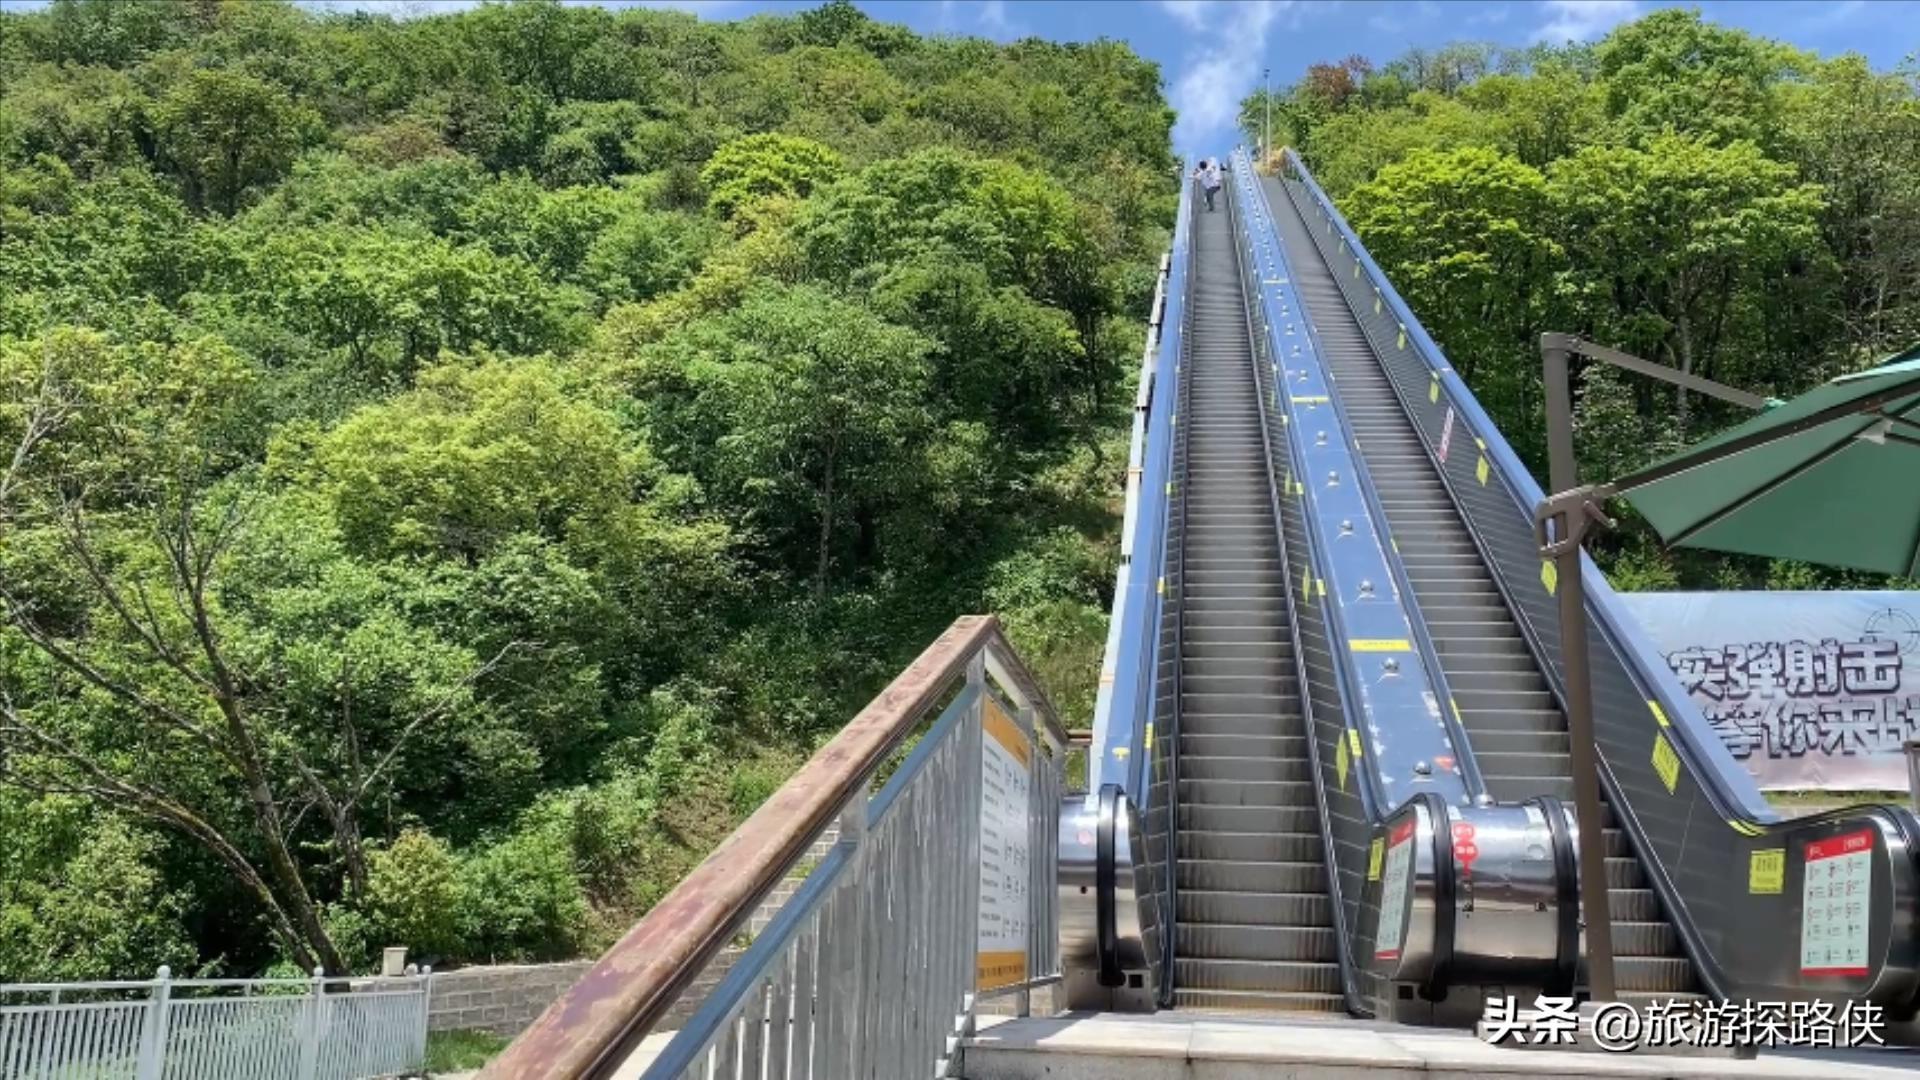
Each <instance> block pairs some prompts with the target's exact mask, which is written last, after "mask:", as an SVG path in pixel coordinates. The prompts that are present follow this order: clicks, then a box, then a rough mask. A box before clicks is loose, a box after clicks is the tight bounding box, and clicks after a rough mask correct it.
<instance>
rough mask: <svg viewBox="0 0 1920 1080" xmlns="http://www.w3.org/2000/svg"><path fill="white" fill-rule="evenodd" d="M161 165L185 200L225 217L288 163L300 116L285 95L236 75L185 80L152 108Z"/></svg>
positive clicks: (298, 139)
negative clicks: (177, 179) (175, 178)
mask: <svg viewBox="0 0 1920 1080" xmlns="http://www.w3.org/2000/svg"><path fill="white" fill-rule="evenodd" d="M153 123H154V128H155V131H156V133H157V135H158V137H159V150H160V153H161V155H162V156H163V158H164V160H165V161H166V162H168V163H169V165H170V167H171V168H172V169H173V170H174V171H175V172H176V173H177V174H178V175H179V176H180V179H181V182H182V184H183V185H184V188H185V191H186V195H187V201H188V202H189V203H190V204H192V205H193V206H194V207H195V208H201V207H211V208H213V209H217V210H219V211H221V212H222V213H225V214H228V215H232V214H233V213H234V212H236V211H238V210H239V209H240V202H241V199H242V198H243V197H244V196H245V195H246V194H247V193H248V192H249V191H250V190H251V189H253V188H254V187H256V186H258V185H261V184H264V183H268V182H270V181H272V180H274V179H276V178H277V177H279V176H280V174H281V173H283V172H285V171H286V169H287V166H288V165H290V164H291V163H292V161H293V156H294V152H295V151H296V150H297V149H298V148H299V146H300V145H301V143H302V141H303V132H302V128H303V126H304V125H305V123H306V117H305V116H304V115H303V114H302V111H301V110H300V109H299V108H298V107H296V106H295V105H294V104H293V102H292V101H291V100H290V99H289V98H288V97H287V94H286V93H285V91H283V90H281V89H279V88H278V87H276V86H274V85H272V84H271V83H268V82H266V81H264V80H262V79H259V78H256V77H255V76H253V75H249V74H247V73H246V72H244V71H228V70H221V69H202V70H197V71H193V72H191V73H189V74H188V75H187V76H186V77H185V78H184V79H182V80H181V81H180V82H179V83H178V84H177V85H175V86H174V87H173V88H172V89H170V90H168V91H167V93H166V95H165V96H164V97H162V98H161V99H160V100H159V101H158V102H157V103H155V105H154V108H153Z"/></svg>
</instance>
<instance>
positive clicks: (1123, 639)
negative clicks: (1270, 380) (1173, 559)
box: [1087, 174, 1193, 812]
mask: <svg viewBox="0 0 1920 1080" xmlns="http://www.w3.org/2000/svg"><path fill="white" fill-rule="evenodd" d="M1183 175H1184V174H1183ZM1192 187H1193V186H1192V185H1191V184H1186V183H1183V184H1182V185H1181V189H1180V203H1179V211H1178V216H1177V217H1176V218H1175V220H1174V229H1173V244H1172V247H1171V248H1170V249H1169V250H1168V253H1167V259H1166V262H1165V269H1164V271H1163V273H1162V275H1161V281H1160V288H1159V291H1158V292H1157V293H1156V295H1155V302H1154V312H1153V315H1152V318H1151V322H1150V325H1149V333H1148V335H1147V343H1146V346H1145V348H1144V349H1143V350H1142V357H1141V372H1140V388H1139V395H1138V397H1137V399H1136V400H1135V403H1134V424H1133V444H1132V450H1131V454H1130V456H1129V458H1128V463H1127V501H1126V510H1125V516H1124V518H1123V521H1122V525H1121V538H1120V569H1119V571H1118V574H1117V575H1116V580H1115V583H1114V597H1113V614H1112V618H1111V619H1110V621H1109V623H1108V625H1109V627H1110V630H1109V632H1108V638H1107V651H1106V655H1105V657H1104V658H1103V659H1102V660H1101V665H1100V688H1099V692H1098V696H1097V698H1096V700H1095V703H1094V715H1093V733H1094V734H1093V748H1092V750H1091V752H1090V754H1089V756H1088V761H1087V787H1088V790H1090V791H1098V790H1100V788H1101V786H1102V785H1103V784H1107V783H1117V784H1119V785H1120V786H1121V788H1122V789H1123V790H1124V791H1125V792H1126V794H1127V796H1128V798H1130V799H1132V800H1133V801H1134V803H1135V805H1136V807H1137V808H1138V809H1140V810H1142V811H1145V812H1151V811H1152V807H1151V805H1150V799H1149V796H1148V792H1147V786H1148V784H1149V783H1150V782H1151V780H1152V776H1151V768H1152V761H1151V756H1150V755H1149V754H1147V753H1146V752H1145V742H1146V732H1147V728H1148V725H1150V724H1152V723H1153V718H1154V697H1155V693H1154V691H1155V687H1156V683H1157V680H1158V676H1159V665H1158V659H1159V642H1160V632H1161V612H1162V611H1163V610H1164V609H1163V604H1162V594H1161V587H1162V585H1161V580H1160V579H1161V576H1162V572H1163V569H1164V559H1165V555H1166V534H1167V505H1168V500H1167V498H1166V484H1167V480H1168V475H1167V473H1168V470H1169V469H1171V468H1172V464H1173V453H1172V451H1173V422H1174V411H1175V401H1174V396H1175V392H1176V390H1177V383H1176V380H1175V379H1173V378H1171V377H1169V376H1171V375H1172V373H1173V370H1174V368H1175V366H1176V365H1177V363H1178V350H1179V348H1180V341H1181V335H1179V334H1168V333H1167V332H1166V327H1167V326H1168V325H1169V324H1171V325H1173V326H1176V327H1178V326H1180V325H1182V323H1183V322H1184V320H1185V318H1186V302H1187V267H1188V263H1189V261H1190V260H1189V258H1188V256H1189V250H1190V247H1191V245H1192V229H1191V227H1190V219H1191V216H1192V215H1191V213H1190V208H1191V205H1192V201H1193V196H1192Z"/></svg>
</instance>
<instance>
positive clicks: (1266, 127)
mask: <svg viewBox="0 0 1920 1080" xmlns="http://www.w3.org/2000/svg"><path fill="white" fill-rule="evenodd" d="M1260 84H1261V93H1260V104H1261V107H1262V108H1264V109H1265V110H1266V115H1265V116H1264V117H1263V118H1262V119H1261V121H1260V164H1262V165H1265V164H1266V163H1267V159H1268V158H1270V157H1272V156H1273V69H1272V68H1270V67H1269V68H1261V69H1260Z"/></svg>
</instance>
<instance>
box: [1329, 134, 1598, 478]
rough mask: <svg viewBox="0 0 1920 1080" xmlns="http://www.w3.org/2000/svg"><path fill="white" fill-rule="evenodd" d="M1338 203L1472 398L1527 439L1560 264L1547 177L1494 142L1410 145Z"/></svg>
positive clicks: (1536, 402) (1516, 435)
mask: <svg viewBox="0 0 1920 1080" xmlns="http://www.w3.org/2000/svg"><path fill="white" fill-rule="evenodd" d="M1346 211H1347V215H1348V220H1349V221H1350V222H1351V223H1352V224H1353V227H1354V228H1355V229H1356V230H1357V231H1358V232H1359V234H1360V236H1361V237H1362V239H1363V240H1364V241H1365V242H1366V245H1367V249H1368V250H1369V251H1371V252H1372V253H1373V256H1374V258H1376V259H1378V260H1379V261H1380V265H1381V266H1382V267H1383V268H1384V269H1386V271H1387V274H1388V276H1389V277H1390V278H1391V279H1392V280H1393V282H1394V285H1395V287H1396V288H1397V289H1399V290H1400V292H1401V295H1403V296H1405V297H1406V298H1407V302H1408V303H1409V304H1411V305H1412V306H1413V308H1414V310H1415V311H1418V312H1421V313H1423V321H1424V323H1425V324H1426V326H1427V328H1428V330H1430V331H1431V332H1432V333H1433V335H1434V337H1435V339H1436V340H1437V341H1439V343H1440V345H1441V346H1442V347H1443V348H1445V349H1446V350H1447V356H1448V357H1449V359H1450V360H1451V361H1452V362H1453V364H1454V366H1455V367H1456V368H1457V369H1458V370H1459V372H1460V374H1461V376H1462V377H1463V378H1465V379H1466V380H1467V381H1468V383H1469V385H1471V386H1472V387H1473V389H1474V392H1475V394H1476V395H1478V396H1479V397H1480V399H1481V400H1482V401H1483V402H1485V403H1486V404H1487V407H1488V408H1490V409H1492V410H1493V412H1494V414H1495V415H1496V416H1499V417H1501V418H1502V420H1503V421H1506V424H1505V426H1506V428H1507V430H1508V431H1509V432H1510V435H1511V437H1513V438H1515V439H1516V440H1519V441H1521V442H1522V443H1523V444H1524V443H1525V442H1527V441H1528V439H1527V433H1529V432H1534V431H1538V430H1539V426H1540V425H1539V424H1538V423H1537V422H1535V420H1534V417H1535V415H1536V414H1537V412H1538V410H1539V407H1540V396H1539V393H1538V383H1539V380H1538V376H1537V368H1538V360H1537V353H1535V351H1534V341H1535V339H1536V337H1537V335H1538V333H1539V331H1540V329H1542V328H1543V327H1545V326H1547V325H1548V324H1549V322H1550V321H1551V319H1552V317H1553V315H1554V314H1555V313H1556V312H1555V307H1556V299H1557V297H1556V291H1555V283H1556V281H1557V280H1558V278H1559V276H1560V274H1561V273H1562V272H1563V269H1564V267H1563V256H1562V250H1561V246H1560V245H1559V244H1558V243H1557V242H1556V241H1555V240H1554V238H1553V236H1552V233H1551V230H1552V227H1553V221H1552V213H1551V209H1550V206H1549V202H1548V196H1547V182H1546V178H1545V177H1543V176H1542V175H1541V174H1540V172H1539V170H1537V169H1534V168H1532V167H1531V166H1528V165H1525V164H1522V163H1521V162H1519V161H1517V160H1515V159H1514V158H1512V157H1508V156H1506V155H1504V154H1500V153H1498V152H1495V151H1493V150H1486V149H1480V148H1467V149H1462V150H1455V151H1452V152H1450V153H1442V152H1439V151H1434V150H1417V151H1415V152H1413V153H1412V154H1410V155H1408V156H1407V157H1406V158H1404V159H1402V160H1401V161H1400V162H1399V163H1397V164H1394V165H1389V166H1387V167H1386V168H1384V169H1381V170H1380V173H1379V175H1378V176H1376V177H1375V178H1374V180H1373V182H1372V183H1369V184H1364V185H1362V186H1360V187H1358V188H1355V189H1354V191H1353V193H1352V194H1351V195H1350V196H1348V198H1347V200H1346ZM1523 449H1525V450H1538V449H1539V448H1538V447H1537V446H1524V447H1523Z"/></svg>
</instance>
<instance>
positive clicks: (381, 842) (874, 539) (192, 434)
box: [0, 0, 1176, 982]
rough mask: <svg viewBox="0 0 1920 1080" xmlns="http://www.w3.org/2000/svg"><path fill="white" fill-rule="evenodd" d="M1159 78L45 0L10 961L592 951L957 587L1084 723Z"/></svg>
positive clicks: (1069, 54) (524, 6)
mask: <svg viewBox="0 0 1920 1080" xmlns="http://www.w3.org/2000/svg"><path fill="white" fill-rule="evenodd" d="M1171 119H1172V117H1171V114H1170V112H1169V110H1168V109H1167V107H1166V105H1165V103H1164V101H1163V100H1162V97H1161V92H1160V80H1159V73H1158V71H1157V70H1156V69H1155V68H1154V67H1153V66H1152V65H1150V64H1148V63H1146V62H1143V61H1142V60H1140V59H1139V58H1138V57H1136V56H1134V55H1133V54H1132V53H1131V52H1129V51H1128V50H1127V49H1126V48H1124V47H1122V46H1120V45H1116V44H1111V43H1104V42H1102V43H1095V44H1090V45H1065V46H1063V45H1053V44H1048V43H1045V42H1039V41H1024V42H1020V43H1017V44H1014V45H1009V46H999V45H995V44H993V43H990V42H986V41H981V40H975V39H964V38H940V39H929V38H922V37H917V36H915V35H914V34H912V33H910V32H908V31H906V30H904V29H902V28H900V27H896V26H889V25H884V24H881V23H877V22H874V21H871V20H869V19H868V18H867V17H865V16H863V15H862V14H860V13H859V12H858V11H857V10H856V9H854V8H853V7H852V6H851V5H849V4H846V3H829V4H827V5H825V6H824V7H821V8H819V9H817V10H814V11H810V12H807V13H805V14H802V15H799V16H797V17H779V18H775V17H759V18H753V19H747V20H744V21H741V22H736V23H710V22H702V21H700V20H698V19H696V18H694V17H692V16H690V15H687V14H683V13H676V12H667V11H652V10H622V11H619V12H613V11H609V10H604V9H601V8H597V7H563V6H560V5H559V4H557V3H551V2H534V3H517V4H511V5H506V4H500V5H487V6H483V7H480V8H478V9H476V10H472V11H468V12H464V13H460V14H453V15H439V16H434V17H424V18H417V19H408V20H402V21H396V20H393V19H389V18H385V17H375V16H368V15H358V14H356V15H319V14H313V13H309V12H305V11H302V10H299V9H296V8H293V7H291V6H289V5H287V4H283V3H263V2H223V0H194V2H191V3H174V2H162V0H114V2H104V0H55V2H54V3H53V4H52V5H51V6H50V7H49V8H47V9H45V10H41V11H35V12H29V13H14V14H8V15H0V438H3V439H4V446H0V462H5V463H6V464H5V465H4V472H0V602H3V604H4V614H5V618H4V624H3V626H0V982H5V981H16V980H21V979H28V980H41V979H51V978H82V977H105V976H119V977H127V976H143V975H145V974H147V973H149V972H150V971H151V968H152V966H153V965H155V964H158V963H162V962H166V963H171V964H172V965H173V966H174V968H175V971H176V972H177V973H184V972H189V971H209V972H221V973H248V972H253V971H257V970H261V969H265V968H268V967H270V966H273V965H275V964H292V965H297V966H299V967H301V968H310V967H313V966H315V965H320V966H324V967H326V968H329V969H332V970H342V969H360V970H363V969H364V967H365V965H366V964H367V963H368V962H369V959H370V957H371V955H372V953H373V951H374V950H376V949H377V948H379V947H381V946H384V945H388V944H394V943H401V944H406V945H409V946H411V947H412V948H413V949H414V950H415V956H416V958H419V959H427V960H435V961H438V962H442V963H445V962H454V961H475V960H489V959H502V960H505V959H544V958H554V957H569V956H574V955H579V954H581V953H583V952H588V951H591V950H593V949H594V948H596V947H597V946H598V945H599V944H601V943H603V942H605V941H606V940H608V939H609V936H610V935H611V934H614V933H617V932H618V931H619V930H621V929H623V928H624V927H625V926H626V925H627V924H628V923H629V922H630V921H631V919H632V918H633V917H635V915H636V914H638V913H639V912H642V911H644V910H645V909H646V908H647V906H648V905H649V904H651V903H652V902H653V901H654V900H656V899H657V898H658V897H659V896H660V895H661V893H662V892H663V891H664V889H665V888H667V887H668V886H670V885H671V883H672V882H673V881H675V880H677V879H678V877H679V876H680V875H681V874H682V873H684V871H685V870H686V869H687V868H688V867H689V866H690V865H691V863H692V862H693V861H694V860H696V859H697V858H698V856H699V855H700V854H702V853H704V851H705V850H706V848H707V847H708V846H710V845H711V843H712V842H713V841H714V840H715V839H716V838H717V837H718V836H720V835H722V834H723V833H724V832H725V831H726V830H727V829H728V828H729V827H730V826H731V824H732V823H733V822H734V821H736V820H738V818H739V817H740V816H741V815H743V814H744V813H746V812H748V811H750V810H751V809H752V808H753V807H754V806H755V805H757V804H758V803H759V801H760V800H761V799H763V798H764V797H765V796H766V795H767V794H768V793H769V792H770V791H771V790H772V788H773V787H774V786H775V785H777V783H778V782H779V780H780V779H781V778H782V777H783V776H784V775H785V773H786V771H787V770H789V769H790V768H791V767H792V766H793V764H794V762H795V761H797V760H798V759H799V758H800V757H801V756H802V755H804V754H805V753H806V752H807V751H808V750H809V749H810V748H811V747H812V746H813V745H815V744H816V743H817V741H818V740H819V739H821V738H822V737H823V736H824V735H825V734H827V733H830V732H831V731H833V730H836V729H837V728H838V727H839V726H840V725H841V724H842V723H844V722H845V720H846V719H847V718H848V717H849V716H850V715H851V714H852V713H853V711H854V710H855V709H857V708H858V706H859V705H860V704H862V703H863V702H864V701H865V699H866V698H867V697H868V696H870V695H871V694H872V693H873V692H874V691H875V690H877V689H878V688H879V687H880V686H882V685H884V683H885V681H886V680H887V679H888V678H889V677H890V676H891V675H892V674H893V673H894V672H896V671H898V670H899V668H900V667H901V666H902V665H903V663H904V662H905V661H906V660H907V659H909V658H910V657H911V656H912V655H913V654H914V653H915V652H917V651H918V650H919V648H920V647H921V646H922V645H924V643H925V642H927V641H928V640H930V639H931V637H932V636H933V635H934V634H935V633H936V632H938V630H939V629H941V628H942V627H943V626H944V625H945V624H946V623H947V622H948V621H950V620H951V619H952V618H953V617H955V616H956V615H959V614H962V613H966V612H973V611H981V610H993V611H997V612H1000V613H1002V614H1003V615H1004V616H1005V617H1006V618H1007V620H1008V621H1009V623H1010V625H1011V629H1012V633H1013V636H1014V640H1015V642H1016V643H1017V644H1018V645H1019V646H1020V647H1022V648H1023V649H1024V650H1026V651H1027V655H1029V656H1030V657H1031V658H1032V659H1033V660H1034V661H1035V663H1036V664H1037V665H1038V667H1039V668H1040V670H1041V671H1042V673H1043V675H1044V676H1045V677H1047V678H1048V679H1049V681H1050V682H1051V685H1052V689H1053V691H1054V693H1055V695H1056V696H1057V698H1058V700H1059V702H1060V704H1061V705H1062V706H1063V710H1064V711H1065V712H1066V713H1067V714H1068V716H1069V717H1070V718H1079V719H1081V720H1084V719H1085V717H1086V716H1087V715H1088V713H1089V711H1090V703H1091V698H1092V683H1093V676H1094V672H1095V671H1096V669H1097V666H1098V665H1097V657H1098V651H1099V648H1100V645H1101V640H1102V636H1103V631H1104V626H1103V622H1104V615H1103V610H1104V607H1105V603H1106V599H1107V598H1106V596H1105V591H1106V590H1108V589H1110V588H1111V585H1110V581H1111V571H1112V565H1111V564H1112V560H1113V551H1114V548H1115V545H1114V544H1113V543H1112V542H1111V541H1112V538H1111V535H1110V534H1111V531H1112V530H1113V528H1114V526H1115V522H1114V511H1113V505H1112V497H1113V496H1112V493H1113V492H1114V491H1115V490H1116V489H1117V487H1118V481H1119V472H1120V470H1121V468H1122V466H1123V464H1124V461H1123V458H1124V445H1125V444H1124V438H1125V433H1124V420H1125V415H1126V412H1125V411H1126V406H1127V394H1126V393H1125V391H1124V384H1125V382H1126V381H1127V375H1128V371H1129V368H1130V367H1131V365H1132V363H1133V362H1134V360H1135V358H1136V357H1137V355H1138V350H1139V348H1140V345H1141V339H1140V330H1139V329H1138V324H1139V322H1140V320H1141V318H1142V316H1143V315H1144V311H1145V306H1146V303H1147V301H1148V298H1149V296H1150V292H1151V289H1152V282H1153V267H1154V263H1155V261H1156V260H1157V257H1158V254H1159V251H1160V250H1161V249H1162V247H1163V245H1164V243H1165V237H1166V230H1167V228H1168V227H1169V226H1170V224H1171V217H1172V212H1173V206H1174V196H1175V192H1176V185H1175V183H1174V181H1173V175H1174V174H1173V172H1172V170H1173V161H1172V159H1171V156H1170V153H1169V142H1168V130H1169V126H1170V123H1171Z"/></svg>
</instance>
